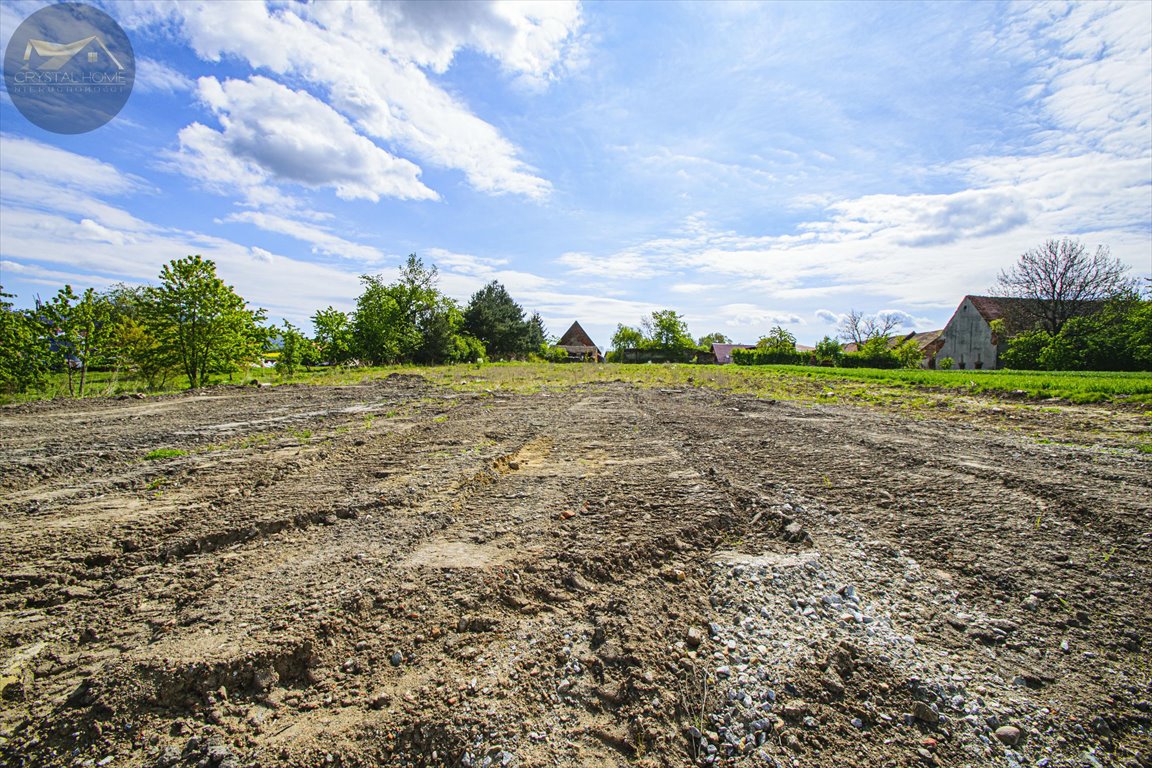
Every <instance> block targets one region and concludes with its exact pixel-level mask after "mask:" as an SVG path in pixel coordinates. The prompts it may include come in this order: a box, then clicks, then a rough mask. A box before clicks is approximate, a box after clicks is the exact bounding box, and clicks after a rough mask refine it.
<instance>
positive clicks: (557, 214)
mask: <svg viewBox="0 0 1152 768" xmlns="http://www.w3.org/2000/svg"><path fill="white" fill-rule="evenodd" d="M98 5H99V7H101V8H103V9H104V10H105V11H106V12H107V13H109V14H110V15H112V16H113V17H114V18H115V19H117V21H119V22H120V24H121V25H122V26H123V27H124V28H125V30H126V31H127V33H128V35H129V37H130V38H131V40H132V43H133V46H134V49H135V53H136V57H137V62H138V71H137V80H136V86H135V89H134V91H133V93H132V96H131V98H130V99H129V101H128V104H127V106H126V107H125V108H124V110H123V111H122V112H121V113H120V114H119V115H118V116H117V117H116V118H115V119H113V120H112V121H111V122H109V123H108V124H107V125H105V126H104V127H102V128H100V129H97V130H95V131H92V132H90V133H87V134H81V135H76V136H63V135H57V134H53V133H48V132H46V131H43V130H41V129H40V128H37V127H36V126H34V125H32V124H31V123H29V122H28V121H27V120H26V119H25V118H24V117H23V116H22V115H21V114H20V113H19V112H18V111H17V110H16V108H15V107H14V106H13V104H12V102H11V100H10V99H9V97H8V95H7V94H6V93H5V94H4V95H3V96H2V97H0V119H2V131H0V134H2V135H0V282H2V283H3V285H4V288H5V290H6V291H8V292H11V293H16V294H17V295H18V296H19V299H18V300H17V303H18V304H20V305H25V306H26V305H28V304H29V303H30V302H31V301H32V298H33V296H34V295H35V294H37V293H39V294H41V295H42V296H47V295H49V294H51V293H53V292H54V291H55V289H56V288H58V287H59V286H61V285H62V284H63V283H65V282H69V283H72V284H73V285H74V286H78V287H79V286H89V285H91V286H95V287H97V288H103V287H106V286H108V285H110V284H112V283H115V282H120V281H123V282H128V283H141V282H149V281H154V280H155V279H156V275H157V274H158V273H159V271H160V267H161V265H162V264H163V263H164V262H166V261H168V260H170V259H172V258H177V257H180V256H184V255H187V254H190V253H200V254H203V255H204V256H205V257H208V258H211V259H214V260H215V261H216V263H217V266H218V270H219V272H220V273H221V275H222V276H223V277H224V278H225V279H226V280H227V281H228V282H229V283H231V284H233V285H234V286H235V287H236V289H237V290H238V291H239V292H240V293H241V294H242V295H243V296H245V297H246V298H247V299H248V300H249V301H250V302H251V303H252V304H254V305H256V306H261V307H265V308H266V309H267V310H268V311H269V315H270V318H271V319H273V320H279V319H281V318H286V319H288V320H291V321H292V322H294V323H296V324H298V325H303V326H305V327H308V325H309V324H308V317H309V316H310V315H311V314H312V313H313V312H314V311H315V310H317V309H320V308H323V307H325V306H328V305H330V304H331V305H334V306H336V307H338V308H342V309H351V308H352V307H353V306H354V303H355V297H356V295H357V293H358V292H359V283H358V279H357V276H358V275H361V274H365V273H370V274H378V273H382V274H384V275H386V276H390V275H392V274H394V273H395V269H396V267H397V265H398V264H399V263H400V262H401V261H402V260H403V259H404V257H405V256H406V255H407V254H409V253H413V252H415V253H417V254H419V255H420V256H422V257H423V258H424V259H425V260H426V261H429V262H432V263H435V264H436V265H438V267H439V268H440V272H441V276H442V287H443V288H444V289H445V290H446V291H447V292H448V293H449V294H450V295H452V296H454V297H455V298H457V299H459V300H460V301H461V302H462V303H463V302H466V301H467V300H468V297H469V296H470V295H471V293H472V292H473V291H475V290H476V289H478V288H479V287H481V286H482V285H483V284H484V283H486V282H488V281H490V280H493V279H495V280H500V281H501V282H503V283H504V284H505V285H506V286H507V287H508V289H509V291H510V292H511V293H512V295H513V296H514V297H515V298H516V299H517V300H518V301H520V303H521V304H522V305H523V306H524V307H525V309H527V310H529V311H540V312H541V314H542V315H543V316H544V318H545V320H546V322H547V324H548V326H549V329H550V331H551V332H552V333H554V334H560V333H562V332H563V331H564V330H565V328H567V326H568V325H569V324H570V323H571V322H572V321H573V320H577V319H578V320H580V322H581V324H582V325H583V326H584V327H585V328H586V329H588V330H589V332H590V333H591V335H592V336H593V338H594V339H595V340H596V341H597V342H598V343H600V344H601V345H602V346H603V345H606V344H607V342H608V339H609V337H610V335H611V332H612V329H613V328H614V327H615V325H616V324H617V323H625V324H631V325H636V324H637V323H638V321H639V319H640V317H641V316H642V315H644V314H646V313H648V312H650V311H652V310H656V309H663V308H672V309H676V310H678V311H680V312H681V313H683V314H684V315H685V317H686V319H687V320H688V324H689V328H690V329H691V331H692V332H693V333H694V334H695V335H702V334H704V333H706V332H712V331H720V332H722V333H724V334H726V335H728V336H731V337H733V338H734V339H735V340H737V341H755V340H756V339H757V338H758V337H759V336H761V335H763V334H765V333H767V332H768V330H769V328H770V327H772V326H773V325H783V326H785V327H787V328H789V329H790V330H791V331H792V332H793V333H795V334H796V336H797V338H798V339H799V340H800V342H801V343H809V344H811V343H813V342H815V341H816V340H818V339H819V338H820V337H822V336H823V335H825V334H833V335H834V334H835V326H836V323H837V316H838V315H839V314H841V313H843V312H846V311H847V310H848V309H850V308H854V309H857V310H862V311H865V312H876V311H881V310H885V311H893V312H898V313H901V317H903V318H904V320H905V327H906V329H907V330H913V329H918V330H930V329H933V328H940V327H943V325H944V323H945V322H946V321H947V319H948V317H949V316H950V315H951V313H952V310H953V309H954V308H955V307H956V305H957V304H958V303H959V302H960V299H961V298H962V297H963V295H964V294H967V293H982V292H985V291H986V290H987V289H988V288H989V287H990V285H991V284H992V283H993V282H994V280H995V276H996V273H997V272H998V270H999V269H1001V268H1003V267H1007V266H1009V265H1010V264H1011V263H1012V262H1013V261H1014V260H1015V259H1016V257H1017V256H1018V255H1019V254H1020V253H1021V252H1023V251H1024V250H1027V249H1028V248H1031V247H1035V246H1036V245H1039V244H1040V243H1041V242H1042V241H1043V240H1045V239H1047V238H1050V237H1062V236H1074V237H1079V238H1081V239H1082V240H1084V241H1085V242H1086V243H1088V244H1089V245H1090V246H1092V247H1095V246H1096V245H1097V244H1103V245H1107V246H1108V247H1110V248H1111V251H1112V253H1113V255H1115V256H1118V257H1120V258H1121V259H1122V260H1124V261H1125V262H1126V263H1128V264H1129V265H1131V266H1132V268H1133V270H1134V272H1135V273H1136V274H1140V275H1148V274H1149V273H1150V272H1152V125H1150V120H1152V4H1149V3H1146V2H1140V3H1120V4H1109V3H1104V2H1092V3H1086V4H1063V3H1058V4H1031V3H1022V4H1008V3H994V2H979V3H960V2H956V3H952V2H949V3H932V4H916V3H904V2H883V3H865V2H853V3H816V2H806V3H794V4H793V3H752V2H699V3H660V2H642V3H628V2H603V3H600V2H597V3H582V4H581V3H576V2H510V3H501V2H497V3H489V2H481V1H480V0H473V1H472V2H466V3H438V2H432V1H430V0H425V1H424V2H412V3H409V2H395V3H385V4H382V5H370V4H368V3H364V2H350V3H344V2H335V1H333V2H321V3H316V4H312V5H302V4H297V3H288V2H275V3H267V4H266V3H263V2H257V1H256V0H243V1H242V2H227V3H225V2H203V3H188V4H183V3H170V2H166V1H165V2H160V1H157V2H132V3H101V4H98ZM43 6H44V4H43V3H37V2H30V3H29V2H15V3H12V2H6V3H5V4H3V5H0V37H2V39H3V41H4V42H5V43H6V42H7V41H8V39H9V38H10V36H11V35H12V34H13V32H14V31H15V29H16V27H17V25H19V23H20V22H21V21H22V20H23V19H24V18H25V17H26V16H28V15H29V14H30V13H32V12H33V11H35V10H37V9H38V8H41V7H43Z"/></svg>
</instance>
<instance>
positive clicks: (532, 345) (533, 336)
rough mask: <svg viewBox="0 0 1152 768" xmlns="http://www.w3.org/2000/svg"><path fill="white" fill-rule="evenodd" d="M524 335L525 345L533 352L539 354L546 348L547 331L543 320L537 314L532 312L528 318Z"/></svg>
mask: <svg viewBox="0 0 1152 768" xmlns="http://www.w3.org/2000/svg"><path fill="white" fill-rule="evenodd" d="M525 333H526V339H525V343H526V344H527V346H528V349H530V350H532V351H533V352H539V351H541V350H543V349H544V348H545V347H547V346H548V329H547V328H546V327H545V326H544V318H542V317H540V313H539V312H533V313H532V317H530V318H528V328H527V331H526V332H525Z"/></svg>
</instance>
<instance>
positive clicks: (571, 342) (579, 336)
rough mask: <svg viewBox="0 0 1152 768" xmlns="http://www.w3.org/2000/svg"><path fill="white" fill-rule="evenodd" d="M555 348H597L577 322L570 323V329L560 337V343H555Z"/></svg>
mask: <svg viewBox="0 0 1152 768" xmlns="http://www.w3.org/2000/svg"><path fill="white" fill-rule="evenodd" d="M556 346H558V347H591V348H592V349H596V348H597V347H596V342H594V341H592V337H591V336H589V335H588V334H587V333H585V332H584V329H583V328H581V327H580V323H578V322H576V323H572V327H571V328H569V329H568V330H567V331H566V332H565V333H564V335H563V336H561V337H560V341H558V342H556Z"/></svg>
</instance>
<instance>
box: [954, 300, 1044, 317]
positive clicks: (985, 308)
mask: <svg viewBox="0 0 1152 768" xmlns="http://www.w3.org/2000/svg"><path fill="white" fill-rule="evenodd" d="M964 298H965V299H967V300H968V301H970V302H972V306H973V307H974V308H975V309H976V311H977V312H979V313H980V317H982V318H984V321H985V322H988V323H991V322H992V321H993V320H999V319H1000V318H1002V317H1004V316H1005V315H1007V314H1009V313H1010V312H1011V311H1012V308H1013V307H1019V306H1021V305H1023V304H1026V303H1027V302H1028V301H1029V300H1028V299H1006V298H1002V297H999V296H965V297H964ZM960 303H961V304H963V303H964V302H960Z"/></svg>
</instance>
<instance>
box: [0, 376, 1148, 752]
mask: <svg viewBox="0 0 1152 768" xmlns="http://www.w3.org/2000/svg"><path fill="white" fill-rule="evenodd" d="M976 405H977V406H978V407H973V408H969V409H964V410H963V411H961V410H957V409H955V408H951V409H941V410H940V411H939V412H938V413H937V412H932V411H930V410H928V409H926V410H925V411H922V412H917V413H901V412H896V411H894V410H891V409H884V408H879V407H875V408H864V407H852V406H844V405H834V404H823V403H787V402H774V401H768V400H758V399H755V398H753V397H751V396H748V395H733V394H724V393H722V392H718V391H715V390H712V389H707V388H702V387H696V386H690V385H688V386H681V387H674V388H663V389H660V388H643V387H639V386H634V385H632V384H629V383H625V382H616V383H608V384H602V385H595V386H576V387H574V388H570V389H565V390H563V391H546V392H542V393H538V394H531V395H513V394H503V393H501V392H499V391H496V392H485V391H460V390H456V389H450V388H446V387H438V386H433V385H431V384H428V383H426V382H425V381H424V380H423V379H421V378H419V377H416V376H392V377H390V378H388V379H385V380H379V381H374V382H370V383H365V384H360V385H355V386H345V387H306V386H283V387H271V388H240V387H236V388H220V389H213V390H205V391H198V392H192V393H188V394H185V395H175V396H165V397H149V398H145V399H135V398H127V399H121V400H114V399H108V400H88V401H80V402H65V403H60V402H55V403H39V404H28V405H21V406H15V407H7V408H4V409H0V433H2V435H0V440H2V442H0V448H2V451H0V502H2V503H0V694H2V698H0V758H2V762H3V763H4V764H5V765H10V766H65V765H67V766H72V765H83V766H88V765H96V766H104V765H112V766H149V767H151V766H191V765H196V766H205V767H211V766H220V767H222V768H233V767H234V766H333V765H335V766H374V765H412V766H440V765H445V766H624V765H630V766H631V765H637V766H686V765H724V766H817V767H821V768H822V767H825V766H827V767H828V768H831V767H832V766H934V765H939V766H979V765H1003V766H1142V767H1146V766H1149V765H1152V703H1150V702H1152V654H1150V650H1152V587H1150V585H1152V455H1148V454H1143V453H1140V452H1138V451H1137V450H1134V449H1132V448H1128V447H1124V445H1125V443H1124V442H1123V441H1117V439H1116V438H1115V436H1116V435H1117V434H1127V435H1129V436H1131V435H1139V434H1140V433H1141V432H1143V433H1144V436H1145V437H1144V438H1142V439H1144V442H1149V440H1148V439H1147V433H1148V430H1149V418H1148V416H1147V414H1146V413H1141V412H1140V411H1139V410H1134V409H1126V410H1125V409H1120V408H1111V409H1110V408H1109V407H1106V406H1090V407H1073V406H1055V407H1048V408H1044V409H1029V410H1019V409H1016V408H1014V406H1012V405H1011V404H1004V406H1003V407H1000V406H996V407H991V406H990V405H989V404H988V403H983V404H980V403H977V404H976ZM993 405H994V404H993ZM160 449H169V450H167V451H166V452H164V451H161V450H160ZM157 451H160V452H159V453H157Z"/></svg>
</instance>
